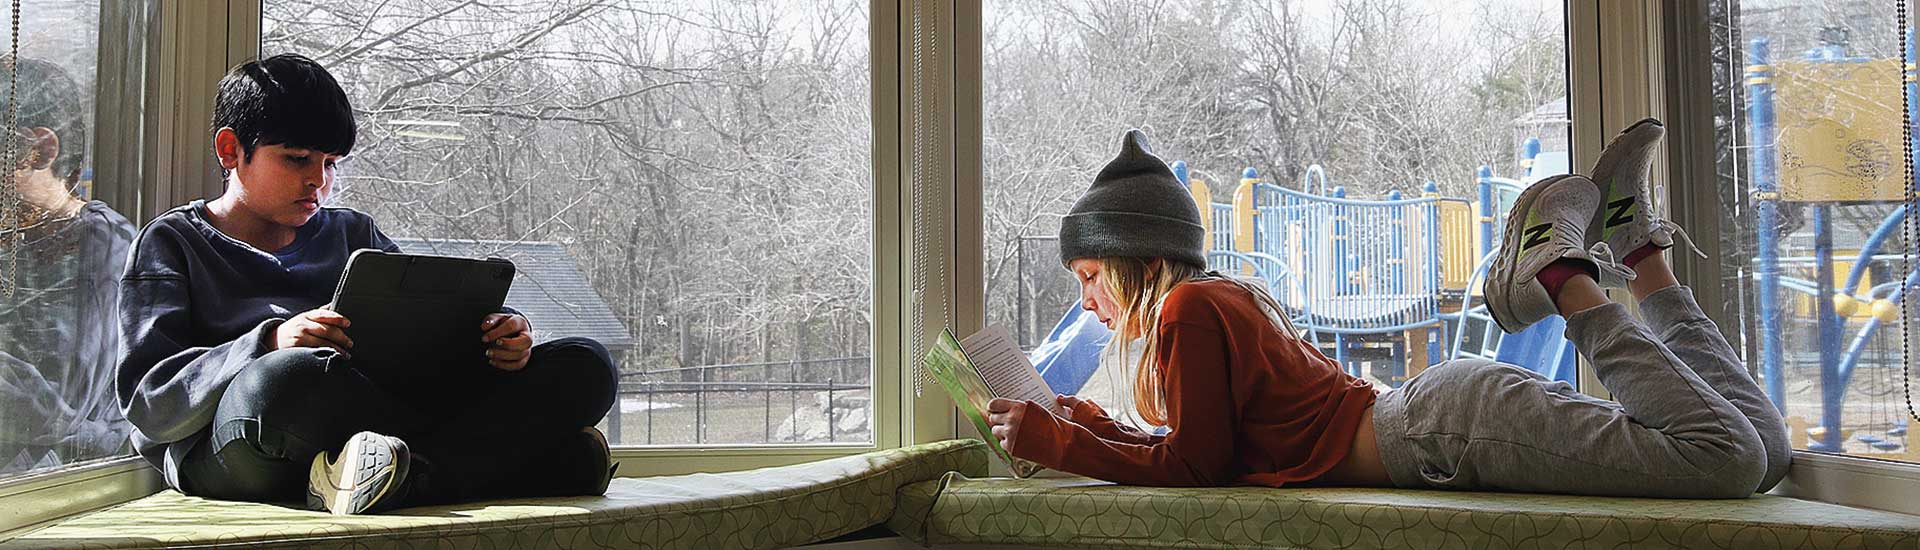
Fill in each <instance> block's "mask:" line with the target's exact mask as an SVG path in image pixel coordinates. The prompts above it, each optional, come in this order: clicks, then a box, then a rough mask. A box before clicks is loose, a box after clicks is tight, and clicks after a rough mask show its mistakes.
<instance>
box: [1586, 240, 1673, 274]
mask: <svg viewBox="0 0 1920 550" xmlns="http://www.w3.org/2000/svg"><path fill="white" fill-rule="evenodd" d="M1688 244H1689V245H1691V244H1692V242H1691V241H1689V242H1688ZM1587 257H1588V258H1589V259H1591V260H1592V261H1593V265H1594V266H1595V267H1598V268H1599V269H1600V275H1601V277H1606V276H1613V277H1617V278H1619V279H1620V280H1622V281H1631V280H1633V278H1634V277H1635V274H1634V272H1633V270H1632V269H1627V266H1624V265H1620V262H1619V260H1616V259H1614V257H1613V247H1611V246H1607V242H1606V241H1599V242H1595V243H1593V246H1590V247H1587Z"/></svg>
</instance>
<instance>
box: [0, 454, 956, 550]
mask: <svg viewBox="0 0 1920 550" xmlns="http://www.w3.org/2000/svg"><path fill="white" fill-rule="evenodd" d="M986 466H987V455H986V445H985V444H984V443H981V442H979V441H973V440H955V441H941V442H936V443H930V444H926V445H917V446H913V447H906V448H901V449H891V450H884V451H877V452H871V453H866V454H861V455H855V456H848V457H841V458H833V459H827V460H821V461H817V462H811V463H806V464H797V465H793V466H782V467H775V468H763V469H759V470H751V471H744V472H731V473H722V474H693V475H683V476H662V477H650V478H620V479H616V480H614V482H613V485H612V487H610V488H609V489H608V490H607V495H606V496H605V497H591V498H581V497H575V498H544V499H520V500H499V501H488V502H477V503H469V504H460V505H452V506H434V507H423V508H410V509H405V510H397V511H393V512H389V513H387V514H382V515H371V516H332V515H328V514H325V513H319V512H310V511H305V510H298V509H292V508H286V507H281V506H274V505H267V504H253V503H245V502H226V501H215V500H207V499H201V498H195V497H188V496H184V495H181V494H180V493H179V492H176V491H171V490H169V491H162V492H160V493H157V494H154V495H152V496H149V497H146V498H142V499H139V500H135V501H132V502H128V503H125V504H121V505H118V506H114V507H111V508H107V509H104V510H100V511H97V512H92V513H88V514H84V515H81V516H76V517H73V518H69V519H67V520H64V521H61V522H59V523H57V524H54V525H51V526H49V527H47V528H44V529H40V530H38V531H34V532H31V533H27V534H25V535H23V536H20V537H17V538H15V539H13V540H10V541H6V542H4V543H0V549H5V550H14V549H28V548H34V549H38V548H100V549H108V548H161V547H200V548H211V547H234V548H242V547H244V548H354V549H382V548H428V547H430V548H447V549H469V548H473V549H481V548H568V549H578V548H689V549H691V548H699V549H706V548H783V547H787V546H794V545H800V544H806V543H810V542H816V541H821V540H826V539H830V538H833V537H836V536H840V535H843V534H847V533H851V532H854V531H857V530H860V529H862V528H865V527H868V526H872V525H877V524H879V523H881V522H883V521H885V520H886V519H887V517H888V516H891V515H893V512H894V509H895V508H896V506H895V501H894V499H895V498H896V495H897V494H898V489H899V488H900V487H901V486H903V485H906V484H909V483H913V482H917V481H923V480H936V479H938V478H940V476H941V475H942V474H944V473H947V472H950V471H959V472H966V473H969V474H971V475H976V476H980V475H985V473H986Z"/></svg>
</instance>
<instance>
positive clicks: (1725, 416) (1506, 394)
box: [1374, 287, 1792, 498]
mask: <svg viewBox="0 0 1920 550" xmlns="http://www.w3.org/2000/svg"><path fill="white" fill-rule="evenodd" d="M1640 309H1641V312H1642V313H1643V314H1644V315H1645V316H1646V324H1642V323H1641V322H1640V321H1638V320H1636V319H1634V318H1633V316H1632V315H1630V314H1628V313H1627V310H1626V308H1625V307H1624V306H1621V305H1619V304H1608V305H1605V306H1601V307H1596V308H1593V309H1589V310H1586V311H1582V312H1579V313H1575V314H1574V315H1573V316H1572V317H1569V318H1568V319H1567V338H1568V339H1569V340H1572V341H1573V345H1574V347H1575V348H1577V349H1579V350H1580V353H1581V355H1584V356H1586V358H1587V360H1588V361H1589V362H1590V363H1591V364H1592V368H1593V369H1594V372H1595V374H1596V375H1598V377H1599V378H1600V382H1601V383H1602V384H1605V385H1606V387H1607V388H1608V389H1609V390H1612V391H1613V396H1614V398H1616V399H1618V402H1614V401H1607V400H1604V399H1599V398H1595V397H1592V396H1588V395H1586V394H1582V393H1580V392H1577V391H1574V389H1573V387H1572V386H1571V385H1569V384H1567V383H1565V382H1558V381H1551V380H1547V379H1546V378H1545V377H1542V376H1540V375H1539V374H1535V373H1534V372H1532V371H1529V370H1526V369H1522V368H1520V367H1516V366H1513V365H1507V364H1502V363H1495V362H1491V361H1483V360H1472V361H1448V362H1446V363H1443V364H1440V365H1437V366H1435V367H1433V368H1431V369H1428V370H1427V371H1426V372H1423V373H1420V375H1419V376H1415V377H1414V378H1413V379H1412V380H1409V381H1407V383H1406V385H1405V386H1402V387H1401V388H1400V389H1398V390H1394V391H1392V392H1389V393H1387V394H1386V395H1382V396H1381V397H1380V400H1379V402H1378V403H1377V404H1376V405H1375V406H1374V426H1375V430H1376V432H1377V437H1378V441H1379V444H1380V456H1381V459H1382V460H1383V461H1384V462H1385V463H1386V466H1387V472H1388V475H1389V476H1390V477H1391V478H1392V479H1393V483H1394V485H1395V486H1398V487H1403V488H1427V489H1462V490H1504V491H1527V492H1541V493H1568V494H1579V495H1613V496H1640V497H1674V498H1738V497H1744V496H1747V495H1750V494H1753V493H1754V492H1756V491H1760V492H1764V491H1766V490H1768V489H1770V488H1772V487H1773V485H1774V484H1775V483H1778V482H1779V481H1780V478H1781V477H1783V476H1785V475H1786V471H1787V465H1788V462H1789V461H1790V460H1791V459H1792V455H1791V449H1790V448H1789V447H1788V445H1789V444H1788V441H1787V430H1786V426H1785V424H1784V423H1783V422H1782V421H1781V420H1780V414H1779V412H1777V411H1775V410H1774V408H1773V404H1772V402H1770V401H1768V400H1767V399H1766V396H1765V394H1763V393H1761V391H1760V387H1759V385H1757V384H1755V383H1754V381H1753V377H1752V376H1750V375H1748V373H1747V369H1746V366H1745V365H1743V364H1742V363H1741V361H1740V359H1739V356H1738V355H1736V354H1735V353H1734V351H1733V348H1732V347H1731V346H1729V345H1727V341H1726V339H1725V338H1722V337H1721V336H1720V332H1719V331H1718V330H1717V329H1716V327H1715V326H1714V324H1713V321H1711V320H1708V319H1707V316H1706V314H1704V313H1702V312H1701V311H1700V306H1699V304H1696V303H1694V300H1693V292H1692V291H1691V290H1689V289H1687V288H1685V287H1673V288H1668V289H1664V290H1661V291H1659V292H1655V293H1654V294H1653V295H1651V296H1648V297H1647V299H1646V300H1644V301H1642V302H1641V304H1640ZM1649 327H1651V328H1649ZM1656 333H1658V335H1659V336H1658V337H1655V334H1656Z"/></svg>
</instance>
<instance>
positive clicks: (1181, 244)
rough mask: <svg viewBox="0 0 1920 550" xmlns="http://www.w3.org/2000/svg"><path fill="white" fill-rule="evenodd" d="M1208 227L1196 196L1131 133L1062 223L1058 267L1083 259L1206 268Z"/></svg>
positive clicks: (1137, 133)
mask: <svg viewBox="0 0 1920 550" xmlns="http://www.w3.org/2000/svg"><path fill="white" fill-rule="evenodd" d="M1206 242H1207V241H1206V228H1205V226H1203V225H1201V224H1200V209H1199V208H1198V207H1196V206H1194V204H1193V196H1192V195H1191V194H1189V193H1188V192H1187V188H1186V186H1184V185H1181V184H1180V180H1179V178H1175V177H1174V176H1173V170H1171V169H1168V168H1167V163H1165V162H1161V161H1160V157H1156V156H1153V151H1152V150H1150V149H1148V148H1147V135H1146V134H1145V133H1142V132H1141V131H1139V130H1127V134H1126V137H1125V138H1124V139H1123V140H1122V141H1121V143H1120V156H1118V157H1114V159H1113V161H1112V162H1108V163H1107V166H1106V168H1101V169H1100V175H1098V176H1094V178H1093V185H1092V186H1090V187H1088V188H1087V192H1086V194H1083V195H1080V200H1078V201H1074V203H1073V210H1072V211H1069V212H1068V213H1067V216H1066V217H1065V218H1061V219H1060V263H1061V264H1062V265H1066V264H1069V263H1071V262H1073V261H1074V260H1077V259H1080V258H1103V257H1116V256H1117V257H1136V258H1152V257H1164V258H1169V259H1173V260H1177V261H1180V262H1185V263H1188V264H1192V265H1193V266H1195V267H1199V268H1201V269H1206V267H1207V257H1206V252H1205V251H1204V250H1202V249H1203V248H1205V247H1206Z"/></svg>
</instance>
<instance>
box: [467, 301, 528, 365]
mask: <svg viewBox="0 0 1920 550" xmlns="http://www.w3.org/2000/svg"><path fill="white" fill-rule="evenodd" d="M532 328H533V326H532V325H529V324H527V318H526V317H521V316H519V315H515V314H512V313H495V314H492V315H488V316H487V319H486V320H484V321H481V322H480V341H482V342H486V343H487V362H488V363H491V364H492V365H493V368H496V369H500V370H520V369H523V368H526V366H527V359H528V358H530V357H532V356H533V352H532V351H531V350H532V349H533V332H532V330H530V329H532Z"/></svg>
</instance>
